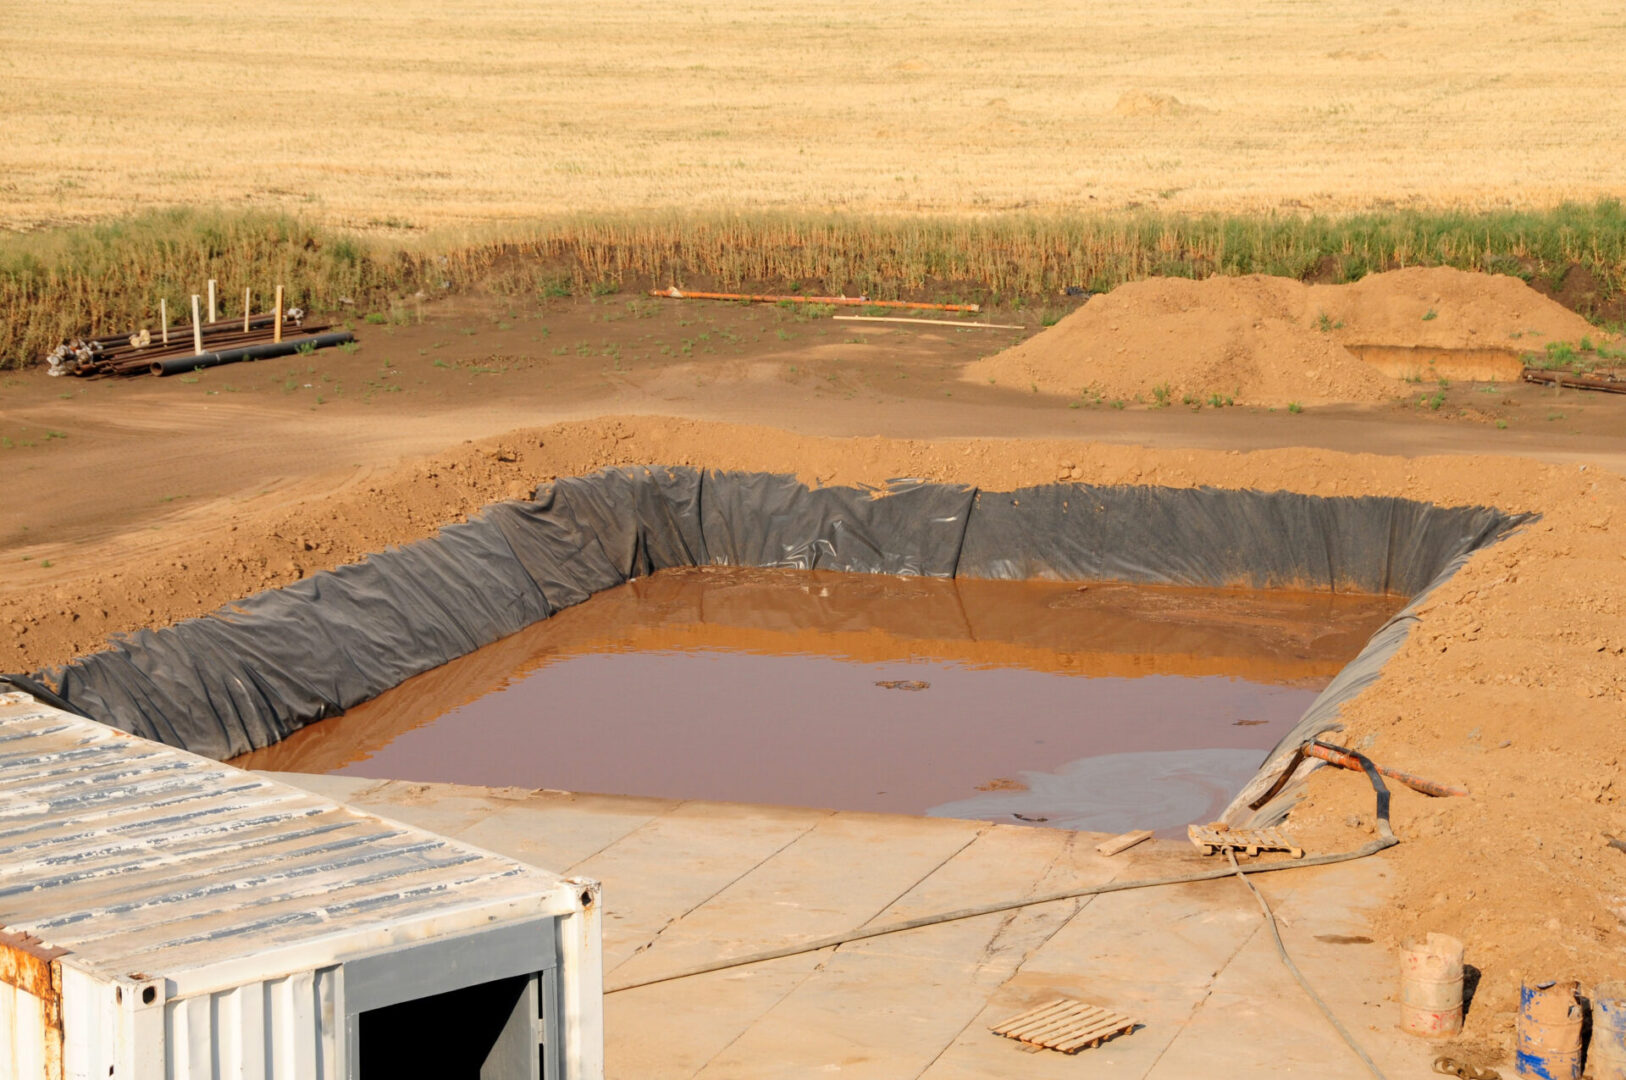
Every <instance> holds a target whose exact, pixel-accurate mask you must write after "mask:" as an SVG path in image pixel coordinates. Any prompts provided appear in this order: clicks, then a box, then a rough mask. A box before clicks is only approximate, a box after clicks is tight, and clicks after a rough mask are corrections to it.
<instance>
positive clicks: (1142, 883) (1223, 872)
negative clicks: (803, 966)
mask: <svg viewBox="0 0 1626 1080" xmlns="http://www.w3.org/2000/svg"><path fill="white" fill-rule="evenodd" d="M1344 752H1345V753H1348V754H1350V755H1351V756H1353V757H1355V758H1357V759H1358V760H1359V761H1361V762H1362V763H1363V765H1362V767H1363V769H1364V770H1365V772H1366V777H1367V779H1368V780H1370V781H1371V782H1372V789H1373V791H1374V793H1375V794H1376V797H1377V819H1378V821H1377V828H1378V837H1377V839H1376V840H1372V841H1370V842H1368V843H1365V844H1362V845H1361V846H1360V847H1358V848H1355V849H1354V850H1352V851H1340V852H1335V853H1333V854H1330V855H1312V856H1310V857H1308V858H1304V859H1292V860H1283V861H1281V862H1273V863H1262V864H1260V865H1257V866H1250V867H1248V868H1246V869H1242V868H1240V867H1239V868H1238V869H1236V870H1232V869H1231V868H1230V867H1222V868H1220V869H1218V870H1205V871H1203V872H1201V873H1197V874H1181V875H1179V876H1177V877H1165V878H1143V879H1141V880H1139V881H1109V882H1106V883H1105V884H1101V885H1087V886H1084V887H1082V888H1075V889H1063V890H1061V891H1060V892H1053V893H1045V894H1043V895H1041V896H1029V897H1025V898H1023V899H1021V900H1002V901H999V902H997V903H993V904H980V905H978V906H976V907H968V908H961V909H959V910H958V911H949V912H944V913H943V914H941V915H922V916H920V917H918V918H914V919H906V920H904V921H902V922H895V923H887V924H886V925H884V926H875V927H869V928H863V929H858V930H847V931H844V932H842V933H839V934H830V935H828V936H826V937H822V938H815V939H813V940H812V941H804V942H801V943H800V944H797V945H785V946H782V947H781V948H777V949H765V950H763V951H761V952H755V953H748V954H747V955H745V956H737V957H732V958H730V959H726V960H716V961H713V962H711V963H707V964H697V965H695V966H694V967H688V968H682V969H680V970H678V971H674V972H671V973H670V974H667V975H657V976H655V977H653V978H649V979H639V980H637V981H635V982H629V983H622V984H621V985H619V986H612V987H607V988H606V989H605V991H604V992H605V993H606V994H619V993H621V992H622V991H623V990H636V989H637V988H639V987H642V986H654V985H656V984H657V983H664V982H672V981H673V980H675V979H688V978H693V977H694V976H696V975H706V974H709V973H711V972H713V971H723V970H726V969H728V968H735V967H745V966H746V965H749V964H761V963H765V962H767V961H769V960H779V959H782V958H783V957H786V956H799V955H801V954H802V953H810V952H818V951H819V950H821V949H830V948H834V947H835V946H837V945H845V944H847V943H848V942H851V941H864V940H866V939H868V938H874V937H881V936H883V935H885V934H898V933H902V932H903V931H905V930H918V929H920V928H921V927H923V926H936V925H937V924H939V923H946V922H957V921H959V920H960V919H974V918H976V917H977V916H979V915H993V914H996V913H998V912H1001V911H1016V910H1018V909H1019V908H1025V907H1033V906H1035V905H1037V904H1051V903H1055V902H1056V901H1057V900H1074V899H1078V898H1080V897H1085V896H1100V895H1102V894H1103V893H1114V892H1127V891H1129V890H1131V889H1153V888H1157V887H1159V886H1163V885H1185V884H1189V883H1190V882H1194V881H1218V880H1219V879H1220V878H1228V877H1232V876H1234V875H1236V874H1268V873H1270V872H1271V871H1274V870H1297V869H1301V868H1303V867H1308V866H1331V865H1332V864H1334V863H1342V862H1353V861H1354V860H1356V859H1364V858H1366V857H1367V856H1368V855H1376V854H1377V853H1378V852H1380V851H1382V850H1384V849H1385V848H1391V847H1393V846H1394V845H1396V844H1398V843H1400V839H1399V838H1398V837H1396V836H1395V834H1394V831H1393V830H1392V829H1391V828H1390V827H1389V789H1388V787H1386V786H1385V785H1384V783H1383V779H1382V778H1381V777H1380V776H1378V774H1377V771H1376V768H1375V767H1374V766H1373V765H1372V762H1371V761H1369V760H1368V759H1367V758H1365V757H1364V756H1362V755H1360V754H1356V753H1355V752H1354V751H1344ZM1244 880H1246V879H1244Z"/></svg>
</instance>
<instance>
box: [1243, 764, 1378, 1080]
mask: <svg viewBox="0 0 1626 1080" xmlns="http://www.w3.org/2000/svg"><path fill="white" fill-rule="evenodd" d="M1320 745H1322V746H1326V745H1327V744H1326V743H1321V744H1320ZM1329 749H1333V750H1337V751H1338V752H1339V753H1341V754H1348V755H1349V756H1350V757H1352V758H1354V759H1355V760H1356V761H1358V762H1360V764H1361V770H1362V771H1363V772H1365V773H1366V778H1367V779H1368V780H1370V781H1372V789H1373V791H1374V792H1376V794H1377V800H1378V810H1377V816H1378V831H1379V833H1380V834H1381V835H1383V836H1386V837H1388V838H1389V840H1391V841H1392V842H1393V843H1397V844H1398V843H1399V842H1400V841H1399V840H1397V839H1395V834H1394V831H1393V830H1392V829H1390V827H1389V787H1388V785H1387V784H1385V783H1384V782H1383V778H1382V777H1381V776H1379V775H1378V769H1377V766H1376V765H1375V764H1373V763H1372V760H1371V759H1370V758H1368V757H1367V756H1366V755H1364V754H1358V753H1356V752H1355V751H1353V750H1345V749H1344V748H1343V747H1341V746H1340V747H1329ZM1225 857H1226V858H1227V859H1228V860H1230V863H1231V872H1232V873H1234V874H1235V875H1236V876H1237V878H1238V879H1239V880H1240V881H1241V882H1242V884H1244V885H1246V886H1247V887H1248V891H1249V892H1251V893H1252V894H1253V898H1254V899H1255V900H1257V901H1259V910H1260V911H1262V912H1263V913H1264V916H1265V925H1267V926H1269V927H1270V936H1271V937H1272V938H1274V939H1275V941H1276V955H1277V956H1279V957H1281V961H1282V966H1283V967H1285V968H1287V971H1288V974H1290V975H1292V976H1293V979H1294V980H1295V981H1296V982H1297V983H1298V984H1299V988H1300V989H1301V990H1303V991H1304V993H1305V994H1306V995H1308V996H1309V998H1310V1000H1311V1001H1312V1002H1314V1003H1315V1007H1316V1008H1318V1009H1320V1010H1321V1015H1322V1016H1324V1017H1326V1019H1327V1023H1329V1024H1331V1025H1332V1028H1333V1030H1334V1031H1336V1032H1338V1037H1339V1038H1341V1039H1343V1040H1344V1045H1345V1046H1348V1047H1349V1048H1350V1049H1351V1050H1353V1051H1354V1052H1355V1056H1356V1057H1358V1058H1360V1059H1361V1064H1363V1065H1365V1066H1366V1068H1367V1070H1368V1071H1369V1072H1370V1073H1371V1074H1372V1075H1373V1076H1375V1077H1377V1080H1387V1078H1386V1077H1385V1076H1384V1075H1383V1070H1382V1069H1380V1068H1378V1063H1377V1062H1375V1061H1373V1060H1372V1058H1371V1056H1370V1055H1369V1054H1367V1052H1366V1051H1365V1050H1364V1049H1362V1048H1361V1045H1360V1043H1357V1042H1356V1041H1355V1036H1353V1035H1351V1034H1350V1033H1349V1029H1348V1028H1346V1027H1344V1025H1343V1023H1342V1022H1341V1021H1340V1020H1339V1019H1338V1017H1337V1016H1335V1015H1333V1011H1332V1010H1331V1009H1330V1008H1328V1007H1327V1003H1326V1002H1325V1001H1323V1000H1321V995H1320V994H1318V993H1316V992H1315V988H1314V987H1312V986H1311V985H1310V981H1309V980H1308V979H1306V978H1305V977H1304V973H1303V972H1302V971H1300V970H1299V966H1298V965H1297V964H1295V963H1293V958H1292V957H1291V956H1288V955H1287V945H1286V944H1285V943H1283V941H1282V932H1281V930H1280V929H1279V928H1278V927H1277V926H1276V915H1275V913H1274V912H1272V911H1271V910H1270V905H1269V904H1267V903H1266V902H1265V895H1264V893H1261V892H1260V891H1259V889H1258V887H1257V886H1256V885H1254V883H1253V882H1251V881H1249V880H1248V875H1247V874H1246V873H1244V872H1243V870H1242V867H1240V866H1238V865H1237V861H1236V852H1235V851H1233V850H1232V849H1231V848H1226V849H1225Z"/></svg>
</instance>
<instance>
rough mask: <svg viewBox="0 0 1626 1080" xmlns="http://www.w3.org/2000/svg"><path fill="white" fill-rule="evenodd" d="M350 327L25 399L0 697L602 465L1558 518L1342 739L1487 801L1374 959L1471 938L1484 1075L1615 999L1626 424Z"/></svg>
mask: <svg viewBox="0 0 1626 1080" xmlns="http://www.w3.org/2000/svg"><path fill="white" fill-rule="evenodd" d="M998 318H999V319H1000V321H1004V319H1005V317H1004V316H1000V317H998ZM1018 318H1019V317H1018ZM1031 329H1036V327H1032V328H1030V330H1031ZM358 330H359V336H360V338H361V346H360V348H359V349H358V350H357V351H356V352H354V353H353V354H346V353H340V352H333V351H329V352H324V353H321V354H317V355H315V356H311V357H300V358H295V359H293V360H290V361H288V362H283V361H271V362H267V363H263V364H258V365H240V366H234V367H228V368H221V369H216V370H213V371H208V372H202V373H199V374H197V375H195V376H186V377H177V378H171V379H167V380H156V379H142V380H136V381H131V382H123V383H114V382H95V383H82V382H76V381H73V380H66V379H64V380H51V379H47V378H46V377H45V376H43V375H41V374H38V373H24V374H15V375H9V376H7V377H5V378H4V379H3V380H0V392H3V393H4V395H5V397H4V400H5V411H4V414H3V416H0V438H3V439H4V440H5V441H4V442H3V443H0V469H3V471H4V475H5V477H6V481H7V483H6V491H5V496H4V502H3V504H0V506H3V509H0V656H3V657H4V658H5V659H4V660H3V662H0V667H3V668H5V669H7V670H20V669H21V670H26V669H28V668H31V667H33V666H35V665H41V664H49V663H55V662H61V661H63V660H66V659H68V658H69V657H71V656H72V655H74V654H76V653H78V652H81V651H84V650H87V649H91V648H94V647H96V646H97V644H98V643H100V642H101V641H103V640H105V639H106V637H107V636H108V635H109V634H112V633H115V632H119V631H128V630H133V629H136V628H138V627H142V626H151V625H162V624H165V623H168V622H172V621H174V620H177V619H180V618H184V617H187V616H191V615H196V614H200V613H202V612H205V611H208V610H211V609H213V608H214V607H216V606H217V605H219V604H222V603H225V602H228V601H230V600H233V599H235V598H238V597H240V596H243V595H245V594H248V593H251V592H253V591H255V590H258V589H260V588H264V587H268V586H273V585H279V584H284V583H286V582H289V581H292V580H294V579H296V578H298V577H300V576H303V575H307V574H309V573H312V572H314V571H316V570H320V569H323V568H327V567H332V566H335V565H338V564H340V563H344V562H348V561H352V560H355V559H358V558H360V557H362V556H363V555H364V554H365V553H366V552H368V551H372V550H376V549H378V548H380V547H383V546H385V545H387V544H390V543H401V542H407V541H410V540H413V539H416V538H419V537H422V536H424V535H427V534H429V533H430V532H432V531H433V530H434V529H435V528H436V527H437V526H438V525H440V524H441V523H443V522H446V521H449V520H453V519H455V518H457V517H459V516H461V515H465V514H468V513H470V512H473V511H474V510H476V509H478V508H479V507H480V506H481V505H483V504H485V503H487V502H489V501H492V500H494V499H499V498H504V497H512V496H516V495H520V494H523V493H525V492H528V491H529V489H530V488H531V486H532V485H534V484H535V483H536V482H538V481H540V480H544V479H547V478H549V477H551V476H555V475H563V474H570V473H579V472H584V471H589V470H592V469H595V468H599V467H602V466H605V465H611V464H623V463H625V464H632V463H650V462H665V463H675V464H698V465H706V466H711V467H719V468H750V469H769V470H776V471H787V472H792V473H795V474H797V475H799V476H801V477H803V478H804V479H806V480H807V481H809V482H815V483H822V484H832V483H834V484H844V483H857V482H879V481H882V480H884V479H886V478H888V477H894V476H900V475H909V476H920V477H925V478H929V479H937V480H952V481H959V482H964V483H972V484H977V485H981V486H984V487H987V488H990V489H1002V488H1008V487H1011V486H1013V485H1018V484H1025V483H1043V482H1050V481H1054V480H1057V479H1058V478H1074V479H1078V480H1083V481H1090V482H1098V483H1143V484H1172V485H1177V486H1184V485H1195V484H1215V485H1220V486H1227V487H1254V488H1266V489H1274V488H1288V489H1292V490H1299V491H1306V492H1313V493H1317V494H1363V493H1373V494H1392V495H1401V496H1406V497H1409V498H1416V499H1427V500H1433V501H1437V502H1441V503H1450V504H1464V503H1484V504H1492V505H1497V506H1502V507H1505V508H1508V509H1511V510H1535V511H1539V512H1541V513H1542V514H1543V517H1542V519H1541V521H1540V522H1538V523H1536V524H1534V525H1532V526H1530V527H1528V528H1526V529H1525V530H1524V531H1523V532H1521V533H1520V534H1518V535H1517V536H1515V537H1513V538H1512V539H1510V540H1508V541H1506V542H1504V543H1503V544H1500V545H1498V546H1497V547H1495V548H1494V549H1492V550H1489V551H1487V552H1484V553H1482V554H1480V555H1479V556H1477V557H1475V558H1474V559H1473V560H1472V561H1471V562H1470V564H1469V565H1468V566H1467V568H1466V569H1464V570H1463V571H1462V572H1461V573H1459V574H1458V575H1457V576H1456V577H1455V578H1453V579H1452V580H1451V581H1450V582H1449V583H1448V584H1447V585H1446V586H1445V587H1444V588H1442V589H1441V590H1440V591H1439V593H1438V594H1437V595H1435V596H1434V597H1433V598H1432V599H1431V600H1430V601H1429V603H1428V605H1427V607H1426V609H1425V610H1424V612H1423V618H1422V622H1421V624H1420V626H1418V628H1417V629H1416V630H1414V632H1413V634H1412V636H1411V638H1410V640H1409V642H1408V643H1407V645H1406V646H1405V647H1404V649H1403V650H1402V651H1401V653H1400V654H1399V655H1398V656H1397V657H1396V658H1395V659H1394V660H1393V661H1392V662H1391V663H1390V664H1389V665H1388V667H1387V668H1386V670H1385V673H1384V677H1383V678H1382V679H1381V680H1380V682H1379V683H1378V684H1377V685H1376V686H1375V687H1374V688H1373V689H1372V690H1370V691H1369V692H1368V693H1366V694H1365V695H1364V696H1363V697H1362V698H1360V699H1359V700H1358V701H1357V702H1355V703H1354V704H1353V705H1352V706H1351V707H1349V708H1347V709H1346V710H1345V713H1344V719H1345V721H1346V723H1347V725H1348V731H1347V732H1346V733H1345V737H1346V738H1347V739H1348V740H1350V741H1351V742H1359V741H1360V740H1362V739H1365V738H1367V737H1369V736H1370V737H1372V738H1373V739H1374V741H1373V742H1372V743H1371V745H1370V752H1371V753H1372V754H1373V755H1374V756H1375V757H1376V758H1377V759H1378V760H1380V761H1382V762H1384V763H1385V764H1391V765H1394V766H1396V767H1399V768H1403V769H1409V770H1412V771H1415V772H1418V773H1422V774H1424V775H1428V776H1430V777H1432V778H1437V779H1440V780H1442V781H1446V782H1453V783H1458V784H1462V785H1465V786H1466V787H1467V788H1469V790H1470V791H1472V792H1473V796H1472V797H1471V798H1468V799H1463V800H1450V801H1434V800H1425V799H1423V798H1422V797H1420V796H1414V795H1412V794H1411V793H1409V792H1407V791H1400V792H1398V793H1397V795H1396V802H1395V827H1396V831H1397V832H1398V833H1399V835H1400V836H1401V837H1402V839H1403V840H1404V843H1403V844H1402V845H1401V846H1400V847H1399V848H1398V849H1396V851H1395V853H1394V854H1393V858H1394V860H1395V865H1396V867H1397V868H1398V872H1399V875H1400V878H1401V880H1400V882H1399V883H1398V885H1397V897H1398V901H1397V903H1396V905H1395V906H1394V907H1393V908H1391V909H1389V910H1387V911H1385V912H1383V913H1381V914H1380V915H1379V916H1378V923H1377V929H1378V931H1379V932H1380V933H1381V934H1382V935H1383V937H1384V940H1387V941H1390V942H1393V941H1395V940H1398V939H1399V938H1400V937H1401V936H1404V935H1406V934H1410V933H1413V932H1417V931H1422V930H1430V929H1437V930H1445V931H1449V932H1453V933H1458V934H1460V935H1461V936H1463V937H1464V938H1465V939H1466V940H1467V942H1468V960H1469V962H1470V963H1472V964H1474V965H1476V966H1478V967H1479V968H1481V969H1482V971H1483V981H1482V983H1481V984H1480V989H1479V993H1478V996H1477V997H1476V999H1475V1002H1474V1004H1473V1007H1472V1008H1471V1010H1470V1013H1469V1030H1468V1035H1469V1044H1470V1045H1469V1049H1470V1050H1472V1049H1474V1048H1475V1047H1478V1048H1479V1049H1481V1050H1484V1049H1485V1048H1487V1047H1490V1046H1493V1045H1504V1044H1505V1041H1506V1033H1507V1030H1508V1029H1509V1025H1510V1024H1511V1012H1512V1009H1513V1001H1514V989H1515V987H1516V986H1517V982H1518V978H1519V977H1520V975H1522V974H1536V975H1574V976H1578V977H1580V978H1582V979H1583V980H1586V981H1591V980H1596V979H1599V978H1603V977H1606V976H1612V975H1614V974H1616V973H1618V971H1619V968H1620V964H1621V961H1622V949H1623V945H1626V926H1623V921H1626V908H1623V907H1622V901H1621V899H1620V890H1619V887H1618V882H1619V880H1620V876H1619V875H1620V870H1621V867H1622V864H1621V863H1620V862H1619V860H1621V859H1623V858H1626V856H1623V855H1622V854H1621V853H1620V852H1619V851H1617V850H1615V849H1614V848H1611V847H1609V846H1608V842H1607V837H1609V836H1617V835H1623V834H1626V817H1623V816H1622V813H1623V812H1622V810H1621V807H1622V806H1626V803H1621V802H1620V801H1619V792H1618V791H1617V780H1616V775H1617V773H1618V762H1619V758H1620V755H1621V754H1622V753H1623V752H1626V747H1623V746H1622V745H1621V736H1620V732H1621V731H1622V730H1626V727H1623V722H1626V661H1623V659H1622V655H1623V653H1626V564H1623V559H1626V554H1623V551H1626V549H1623V546H1622V543H1621V535H1622V529H1623V528H1626V479H1623V477H1622V473H1626V423H1623V421H1626V398H1623V397H1619V396H1612V395H1597V396H1587V395H1585V394H1582V393H1580V392H1575V391H1553V390H1550V389H1539V388H1536V387H1531V386H1526V385H1506V384H1498V385H1496V386H1494V387H1491V386H1488V385H1480V384H1472V383H1458V382H1452V383H1451V385H1450V386H1449V387H1444V388H1441V390H1440V392H1441V394H1442V395H1443V405H1442V406H1441V407H1438V408H1435V407H1431V406H1428V405H1425V404H1420V403H1419V402H1418V401H1417V400H1415V399H1413V398H1411V397H1410V396H1408V397H1405V398H1402V399H1400V400H1398V401H1394V402H1387V403H1372V404H1366V405H1361V406H1348V405H1345V406H1327V407H1308V408H1306V409H1304V410H1303V411H1302V412H1300V413H1289V412H1287V411H1285V410H1277V411H1274V412H1272V411H1270V410H1269V408H1267V407H1256V408H1250V407H1244V406H1234V407H1229V408H1219V409H1214V408H1206V407H1202V408H1189V407H1182V406H1179V405H1175V406H1173V407H1170V408H1166V409H1156V408H1150V407H1131V408H1125V409H1123V410H1117V409H1113V408H1111V407H1110V406H1107V405H1091V404H1086V403H1083V402H1080V401H1079V400H1078V399H1077V398H1076V397H1061V396H1055V395H1047V394H1036V393H1033V392H1031V391H1022V390H1011V389H1001V388H997V387H989V386H987V385H986V384H984V385H976V384H975V383H968V382H966V381H965V380H963V379H962V377H961V376H962V371H963V368H964V367H965V365H966V364H968V363H970V362H972V361H975V360H977V359H978V358H980V357H982V356H984V355H987V354H989V353H992V352H994V351H996V350H998V349H1000V348H1003V347H1006V346H1008V345H1010V344H1012V343H1013V342H1014V341H1015V340H1017V339H1019V338H1022V337H1024V336H1026V333H1027V332H1003V331H999V332H996V331H979V330H968V329H955V328H950V327H933V328H925V327H897V326H893V325H890V324H881V323H877V324H869V325H863V324H855V323H838V322H835V321H833V320H829V319H822V318H817V319H810V318H799V317H798V315H797V314H796V313H792V312H788V311H783V310H781V309H777V308H747V307H740V306H736V305H717V306H704V305H701V304H698V303H696V304H677V303H671V304H666V303H655V302H650V301H647V300H645V299H643V298H637V297H625V296H622V297H602V298H599V299H598V300H596V301H587V300H582V301H558V302H551V303H549V304H547V305H544V306H542V307H538V308H534V309H523V310H517V309H516V310H510V309H508V308H506V307H503V306H501V305H497V304H493V303H484V302H475V301H468V300H466V301H459V302H458V303H457V306H455V307H452V308H435V309H428V310H426V312H425V315H424V321H423V322H422V323H421V324H420V323H416V322H414V323H412V324H409V325H402V326H374V325H371V324H367V323H361V324H360V326H359V327H358ZM1486 391H1490V392H1486ZM1497 421H1501V422H1503V423H1505V424H1506V425H1507V426H1506V427H1505V428H1503V427H1498V426H1497V423H1496V422H1497ZM53 433H54V434H53ZM1370 814H1371V799H1370V794H1369V792H1368V791H1367V790H1366V789H1365V787H1364V785H1363V784H1362V783H1361V782H1360V780H1359V778H1355V777H1351V776H1350V775H1348V774H1342V773H1334V772H1333V771H1332V770H1327V771H1326V772H1325V773H1323V774H1320V775H1318V776H1317V777H1316V778H1315V779H1314V780H1313V782H1312V783H1311V785H1310V789H1309V798H1308V800H1307V802H1306V804H1305V805H1304V806H1303V807H1302V808H1301V810H1300V811H1298V813H1297V814H1296V815H1295V820H1296V822H1297V823H1298V824H1297V826H1296V827H1297V828H1299V829H1300V830H1301V832H1302V833H1303V835H1304V836H1305V838H1306V839H1307V840H1308V841H1309V846H1312V847H1320V848H1322V849H1332V848H1343V847H1347V846H1349V840H1350V834H1351V833H1354V834H1355V835H1356V837H1357V838H1359V837H1363V836H1364V835H1365V834H1366V831H1367V830H1369V829H1370V828H1371V820H1370Z"/></svg>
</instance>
